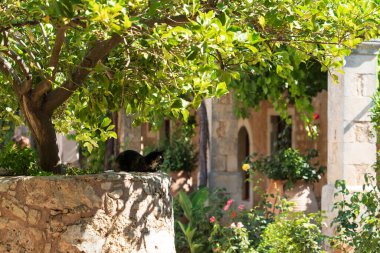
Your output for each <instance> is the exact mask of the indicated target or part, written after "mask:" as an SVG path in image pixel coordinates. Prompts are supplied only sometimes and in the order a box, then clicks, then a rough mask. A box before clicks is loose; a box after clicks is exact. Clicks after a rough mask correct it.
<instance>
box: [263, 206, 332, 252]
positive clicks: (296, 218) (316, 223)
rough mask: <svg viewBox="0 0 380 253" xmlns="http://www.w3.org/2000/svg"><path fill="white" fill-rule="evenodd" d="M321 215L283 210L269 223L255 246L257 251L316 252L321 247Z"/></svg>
mask: <svg viewBox="0 0 380 253" xmlns="http://www.w3.org/2000/svg"><path fill="white" fill-rule="evenodd" d="M320 226H321V215H320V214H308V215H305V214H304V213H301V212H295V213H290V212H284V213H282V214H280V215H278V216H276V219H275V221H274V222H273V223H271V224H269V225H268V226H267V228H266V229H265V231H264V233H263V235H262V241H261V243H260V245H259V247H258V248H257V251H258V252H259V253H280V252H281V253H317V252H325V251H324V250H323V249H322V245H323V242H324V240H325V237H324V236H323V235H322V232H321V229H320Z"/></svg>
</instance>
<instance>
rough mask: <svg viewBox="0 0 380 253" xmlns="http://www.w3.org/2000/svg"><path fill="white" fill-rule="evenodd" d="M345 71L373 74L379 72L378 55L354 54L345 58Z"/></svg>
mask: <svg viewBox="0 0 380 253" xmlns="http://www.w3.org/2000/svg"><path fill="white" fill-rule="evenodd" d="M345 62H346V63H345V65H344V71H345V72H346V73H349V72H352V73H358V74H373V73H376V72H377V56H376V55H357V54H352V55H350V56H347V57H345Z"/></svg>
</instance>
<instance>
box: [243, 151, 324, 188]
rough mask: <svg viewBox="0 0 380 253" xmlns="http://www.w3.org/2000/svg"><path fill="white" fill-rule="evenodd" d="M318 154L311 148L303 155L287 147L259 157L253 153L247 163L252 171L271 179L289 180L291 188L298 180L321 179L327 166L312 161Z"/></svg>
mask: <svg viewBox="0 0 380 253" xmlns="http://www.w3.org/2000/svg"><path fill="white" fill-rule="evenodd" d="M317 156H318V152H317V151H316V150H309V151H308V153H307V154H306V155H302V154H301V153H300V152H299V151H298V150H296V149H292V148H286V149H280V150H279V151H277V152H275V153H273V154H271V155H269V156H261V157H259V158H257V159H256V157H257V154H253V155H251V156H250V157H249V158H248V160H247V161H246V164H248V165H249V169H250V171H259V172H261V173H263V174H264V175H266V176H267V177H268V178H271V179H276V180H287V183H286V187H287V188H290V187H291V186H292V184H294V183H295V182H296V181H298V180H304V181H305V182H318V181H319V180H320V179H321V176H322V175H323V174H324V173H325V171H326V168H325V167H324V166H319V164H318V163H317V162H316V163H312V161H311V160H312V159H314V158H316V157H317ZM252 158H253V159H252ZM250 159H252V160H253V161H250ZM255 159H256V160H255ZM243 169H244V165H243Z"/></svg>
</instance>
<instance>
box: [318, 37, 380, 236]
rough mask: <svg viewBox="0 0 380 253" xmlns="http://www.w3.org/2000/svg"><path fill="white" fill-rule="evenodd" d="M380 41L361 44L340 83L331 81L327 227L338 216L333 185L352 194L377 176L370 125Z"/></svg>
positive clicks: (325, 202) (327, 231)
mask: <svg viewBox="0 0 380 253" xmlns="http://www.w3.org/2000/svg"><path fill="white" fill-rule="evenodd" d="M379 47H380V41H370V42H364V43H362V44H360V45H359V46H358V47H357V48H356V49H355V50H353V51H352V53H351V55H350V56H348V57H346V58H345V65H344V67H343V70H344V73H336V74H337V75H338V78H339V83H338V84H335V83H333V81H332V79H331V77H329V79H328V109H327V110H328V162H327V163H328V166H327V168H328V169H327V185H325V186H324V187H323V189H322V210H323V211H325V212H326V214H325V215H326V216H327V218H326V220H325V222H326V224H327V228H325V229H324V233H325V234H327V235H332V234H333V228H331V226H330V223H331V221H332V219H333V218H334V217H335V215H336V213H334V212H332V207H333V203H334V192H335V188H334V184H335V181H336V180H338V179H343V180H345V181H346V183H347V187H348V189H349V190H350V191H361V189H362V188H361V186H362V184H363V183H364V174H365V173H372V174H373V173H374V171H373V169H372V165H373V164H374V163H375V161H376V138H375V136H374V133H373V132H372V126H371V122H370V112H369V110H370V108H371V107H372V105H373V102H372V98H371V97H372V96H373V95H374V93H375V92H376V86H377V54H378V49H379Z"/></svg>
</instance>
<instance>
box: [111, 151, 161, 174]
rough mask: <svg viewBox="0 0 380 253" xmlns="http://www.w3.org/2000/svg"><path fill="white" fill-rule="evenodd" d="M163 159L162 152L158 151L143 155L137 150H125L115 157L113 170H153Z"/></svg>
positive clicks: (155, 169) (156, 168) (157, 167)
mask: <svg viewBox="0 0 380 253" xmlns="http://www.w3.org/2000/svg"><path fill="white" fill-rule="evenodd" d="M163 161H164V158H163V152H160V151H153V152H151V153H149V154H148V155H146V156H143V155H141V154H140V153H138V152H137V151H134V150H125V151H123V152H121V153H120V154H119V155H118V156H117V157H116V168H115V171H126V172H155V171H157V170H158V169H159V167H160V165H161V164H162V162H163Z"/></svg>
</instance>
